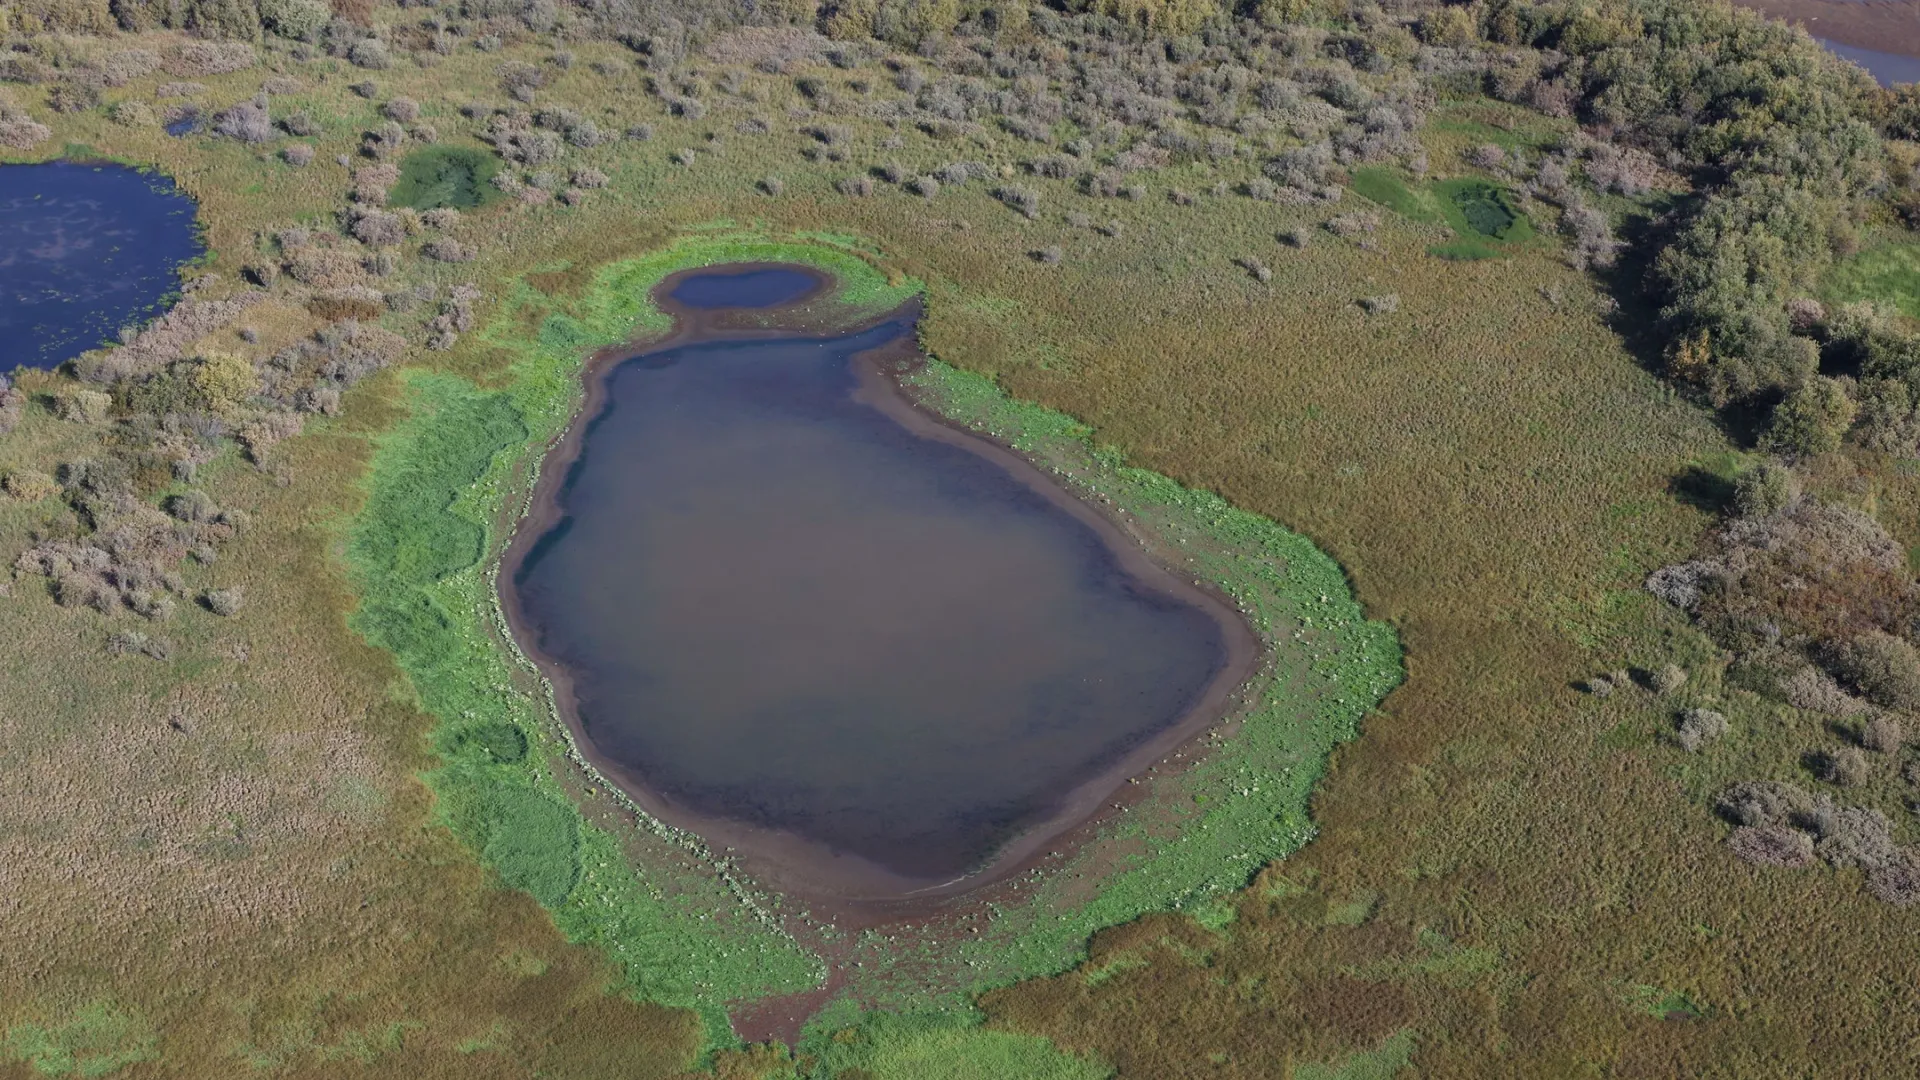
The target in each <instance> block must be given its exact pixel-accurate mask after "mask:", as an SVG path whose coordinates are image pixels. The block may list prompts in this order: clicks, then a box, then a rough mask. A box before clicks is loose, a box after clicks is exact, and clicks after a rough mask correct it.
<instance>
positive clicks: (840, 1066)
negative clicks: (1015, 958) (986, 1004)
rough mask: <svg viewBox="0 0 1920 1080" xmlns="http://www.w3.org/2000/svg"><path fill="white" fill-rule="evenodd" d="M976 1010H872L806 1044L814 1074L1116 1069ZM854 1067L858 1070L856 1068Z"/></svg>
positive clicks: (935, 1076) (971, 1078)
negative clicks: (990, 1023)
mask: <svg viewBox="0 0 1920 1080" xmlns="http://www.w3.org/2000/svg"><path fill="white" fill-rule="evenodd" d="M982 1019H983V1018H982V1017H981V1016H980V1015H979V1014H978V1013H974V1014H971V1015H969V1014H967V1013H956V1012H938V1013H906V1014H897V1013H871V1014H869V1015H868V1016H867V1017H866V1019H865V1020H864V1021H863V1022H862V1023H861V1024H860V1025H859V1026H858V1027H853V1028H847V1029H843V1030H842V1031H840V1032H838V1033H837V1034H836V1035H834V1036H833V1037H831V1038H826V1039H822V1040H819V1041H818V1042H817V1044H816V1043H809V1044H806V1045H805V1047H804V1048H805V1049H806V1050H807V1051H809V1052H810V1053H812V1054H813V1056H814V1061H815V1065H814V1068H813V1070H812V1072H811V1075H813V1076H815V1077H819V1078H821V1080H828V1078H831V1077H839V1076H848V1075H857V1076H865V1077H871V1078H872V1080H1106V1078H1108V1077H1111V1076H1112V1075H1113V1069H1112V1068H1110V1067H1109V1066H1107V1065H1106V1064H1105V1063H1103V1062H1100V1061H1092V1060H1088V1059H1086V1058H1081V1057H1075V1056H1073V1055H1072V1054H1068V1053H1066V1052H1065V1051H1063V1050H1061V1049H1059V1048H1058V1047H1056V1046H1054V1045H1053V1043H1051V1042H1049V1041H1047V1040H1046V1039H1043V1038H1040V1037H1039V1036H1037V1035H1022V1034H1018V1033H1015V1032H1011V1031H999V1030H994V1029H991V1028H987V1027H984V1026H982ZM854 1070H858V1072H855V1071H854Z"/></svg>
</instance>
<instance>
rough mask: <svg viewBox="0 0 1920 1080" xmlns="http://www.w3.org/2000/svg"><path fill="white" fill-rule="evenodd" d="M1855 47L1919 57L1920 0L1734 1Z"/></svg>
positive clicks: (1744, 6)
mask: <svg viewBox="0 0 1920 1080" xmlns="http://www.w3.org/2000/svg"><path fill="white" fill-rule="evenodd" d="M1734 3H1735V5H1736V6H1739V7H1743V8H1748V9H1750V10H1753V11H1758V12H1760V13H1761V14H1764V15H1769V16H1772V17H1773V18H1776V19H1782V20H1785V21H1786V22H1790V23H1793V24H1795V25H1798V26H1802V27H1804V28H1805V29H1806V31H1807V33H1809V34H1812V35H1813V36H1814V37H1819V38H1826V39H1828V40H1830V41H1837V42H1839V43H1840V44H1842V45H1851V46H1853V47H1854V48H1856V49H1871V50H1873V51H1874V52H1883V53H1893V54H1895V55H1898V56H1913V57H1920V0H1734Z"/></svg>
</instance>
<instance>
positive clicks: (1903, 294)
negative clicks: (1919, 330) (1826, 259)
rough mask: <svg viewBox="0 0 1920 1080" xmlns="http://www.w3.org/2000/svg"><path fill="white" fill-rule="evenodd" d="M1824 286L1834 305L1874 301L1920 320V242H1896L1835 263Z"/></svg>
mask: <svg viewBox="0 0 1920 1080" xmlns="http://www.w3.org/2000/svg"><path fill="white" fill-rule="evenodd" d="M1824 284H1825V290H1824V291H1825V292H1826V294H1827V297H1828V298H1829V299H1830V300H1833V301H1835V302H1839V303H1845V302H1847V301H1853V300H1872V301H1876V302H1878V303H1882V304H1888V305H1891V306H1892V307H1895V308H1898V309H1899V310H1900V311H1901V312H1902V313H1904V314H1906V315H1907V316H1908V317H1910V318H1914V319H1920V242H1916V241H1911V240H1894V241H1889V242H1886V243H1882V244H1877V245H1875V246H1872V247H1869V248H1867V249H1866V250H1865V251H1862V252H1860V254H1858V255H1855V256H1854V257H1853V258H1851V259H1848V260H1846V261H1845V262H1840V263H1836V264H1834V267H1833V269H1832V270H1830V271H1828V272H1827V278H1826V281H1825V283H1824Z"/></svg>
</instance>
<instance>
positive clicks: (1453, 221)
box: [1352, 165, 1534, 262]
mask: <svg viewBox="0 0 1920 1080" xmlns="http://www.w3.org/2000/svg"><path fill="white" fill-rule="evenodd" d="M1352 185H1353V190H1354V192H1355V193H1356V194H1359V195H1361V196H1364V197H1365V198H1367V199H1368V200H1370V201H1372V202H1375V203H1378V204H1380V205H1381V206H1384V207H1386V208H1387V209H1389V210H1392V211H1393V212H1394V213H1396V214H1399V215H1400V216H1401V217H1404V218H1406V219H1407V220H1409V221H1417V222H1422V223H1427V224H1444V225H1446V226H1447V227H1448V228H1450V229H1452V230H1453V231H1454V233H1455V238H1454V239H1452V240H1449V241H1446V242H1444V243H1439V244H1434V245H1432V246H1431V247H1429V248H1428V249H1427V254H1429V255H1432V256H1434V257H1436V258H1440V259H1446V260H1448V261H1450V262H1473V261H1476V260H1480V259H1495V258H1500V257H1502V256H1504V255H1507V254H1509V251H1508V246H1509V245H1520V244H1524V243H1526V242H1527V241H1529V240H1531V239H1533V237H1534V230H1533V223H1532V222H1531V221H1529V220H1528V219H1527V216H1526V215H1525V214H1524V213H1522V212H1521V211H1520V209H1519V207H1517V206H1515V205H1514V202H1513V196H1512V194H1511V193H1510V192H1508V191H1507V189H1506V188H1504V187H1501V186H1500V185H1498V184H1494V183H1491V182H1489V181H1486V180H1480V179H1475V178H1472V177H1463V178H1457V179H1453V180H1441V181H1438V182H1436V183H1433V184H1428V185H1421V186H1415V185H1411V184H1409V183H1408V182H1407V181H1406V180H1405V179H1404V178H1403V177H1402V176H1401V174H1400V173H1398V172H1396V171H1395V170H1393V169H1389V168H1385V167H1382V166H1377V165H1370V166H1365V167H1363V168H1360V169H1356V170H1354V173H1353V179H1352Z"/></svg>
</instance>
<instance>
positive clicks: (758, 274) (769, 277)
mask: <svg viewBox="0 0 1920 1080" xmlns="http://www.w3.org/2000/svg"><path fill="white" fill-rule="evenodd" d="M817 284H819V279H818V278H816V277H814V276H813V275H812V274H809V273H806V272H804V271H801V270H792V269H788V268H786V267H780V266H770V267H766V268H764V269H756V270H737V271H733V272H730V273H729V272H721V273H714V274H694V275H691V276H689V277H685V278H681V279H680V281H679V282H677V283H676V284H675V285H674V287H673V289H672V291H670V292H668V293H667V296H668V297H669V298H671V299H672V300H673V301H675V302H676V303H678V304H681V305H682V306H684V307H690V308H770V307H779V306H780V305H782V304H787V303H792V302H793V301H794V300H797V299H799V298H800V297H802V296H804V295H806V293H807V292H808V290H810V289H812V288H813V287H814V286H816V285H817Z"/></svg>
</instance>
